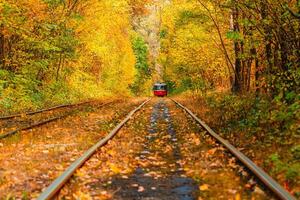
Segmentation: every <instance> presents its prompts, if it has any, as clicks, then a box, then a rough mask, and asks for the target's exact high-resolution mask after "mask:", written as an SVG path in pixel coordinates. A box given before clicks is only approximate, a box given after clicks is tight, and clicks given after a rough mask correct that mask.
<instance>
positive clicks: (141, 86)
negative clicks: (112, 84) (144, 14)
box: [130, 36, 151, 96]
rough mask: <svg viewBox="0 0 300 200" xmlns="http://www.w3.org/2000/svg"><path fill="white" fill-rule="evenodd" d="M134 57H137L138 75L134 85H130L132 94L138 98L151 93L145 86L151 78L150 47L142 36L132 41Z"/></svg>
mask: <svg viewBox="0 0 300 200" xmlns="http://www.w3.org/2000/svg"><path fill="white" fill-rule="evenodd" d="M132 46H133V50H134V55H135V57H136V64H135V68H136V75H135V80H134V83H133V84H131V85H130V89H131V91H132V93H133V94H134V95H136V96H138V95H143V94H147V92H148V91H149V90H148V89H147V88H146V87H147V86H148V85H145V84H146V83H147V81H148V80H149V79H150V77H151V71H150V68H149V63H148V62H149V60H148V57H149V51H148V47H147V45H146V43H145V41H144V39H143V38H142V37H141V36H136V37H134V38H133V39H132Z"/></svg>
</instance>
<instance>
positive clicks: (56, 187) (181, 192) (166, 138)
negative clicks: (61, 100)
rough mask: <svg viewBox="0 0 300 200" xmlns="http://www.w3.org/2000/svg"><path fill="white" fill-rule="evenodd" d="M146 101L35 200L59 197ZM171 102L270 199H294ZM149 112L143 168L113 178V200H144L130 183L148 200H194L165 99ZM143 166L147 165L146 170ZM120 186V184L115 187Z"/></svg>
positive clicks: (200, 122) (194, 189) (191, 181)
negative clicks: (236, 161) (116, 196)
mask: <svg viewBox="0 0 300 200" xmlns="http://www.w3.org/2000/svg"><path fill="white" fill-rule="evenodd" d="M149 101H150V100H147V101H145V102H143V103H142V104H141V105H140V106H138V107H137V108H136V109H134V110H133V111H131V112H130V113H129V114H128V115H127V117H126V118H125V119H124V120H123V121H122V122H121V123H119V124H118V125H117V126H116V127H115V128H114V129H113V130H112V131H111V132H110V133H109V134H108V135H107V136H106V137H105V138H104V139H102V140H100V141H99V142H97V143H96V144H95V145H94V146H93V147H91V148H90V149H89V150H87V151H86V152H85V153H84V154H83V155H82V156H81V157H80V158H78V159H77V160H76V161H75V162H74V163H72V164H71V165H70V166H69V167H68V168H67V169H66V170H65V171H64V172H63V173H62V174H61V176H59V177H58V178H57V179H56V180H54V182H52V184H51V185H50V186H48V187H47V188H46V189H45V190H44V191H43V192H42V194H41V195H40V196H39V197H38V199H39V200H44V199H52V198H54V197H55V196H56V195H58V193H59V192H60V190H61V189H62V188H63V187H65V185H66V183H68V181H69V180H70V179H71V177H72V176H73V175H74V173H75V172H76V171H77V170H78V169H79V168H81V167H82V166H84V165H85V163H86V162H87V161H88V160H89V159H90V158H91V157H93V156H94V155H95V154H97V151H99V149H100V148H101V147H103V146H105V145H107V144H109V141H110V140H112V139H113V138H114V137H115V136H116V134H117V133H118V132H119V131H120V130H121V129H122V128H123V127H124V126H125V124H126V123H128V121H130V119H132V118H134V115H136V113H138V111H140V110H141V109H142V108H143V107H144V106H145V105H147V103H149ZM172 101H174V100H172ZM174 103H175V104H176V105H178V106H179V107H180V108H181V109H183V110H184V111H185V112H186V113H188V115H189V116H190V117H191V118H192V119H193V120H195V121H196V122H197V123H198V124H199V125H201V127H202V128H203V129H204V130H205V134H209V135H210V136H209V137H213V138H214V140H216V141H217V143H219V144H221V145H222V146H223V147H224V148H226V151H229V152H230V153H231V155H232V156H234V157H235V158H236V159H238V160H239V161H241V163H242V164H243V165H244V166H245V167H246V168H247V169H249V170H250V171H251V173H252V174H253V175H254V176H255V178H256V179H258V180H259V181H261V183H263V184H264V186H265V187H266V188H267V189H268V190H269V191H270V192H271V193H272V195H273V196H275V197H276V198H279V199H291V200H292V199H295V198H294V197H293V196H292V195H291V194H290V193H288V192H287V191H286V190H285V189H283V187H282V186H280V185H279V184H278V183H277V182H276V181H274V180H273V179H272V178H271V177H270V176H269V175H268V174H267V173H266V172H264V171H263V170H262V169H261V168H259V167H258V166H257V165H255V164H254V163H253V162H252V161H251V160H250V159H249V158H247V157H246V156H245V155H244V154H242V153H241V152H240V151H238V150H237V149H236V148H235V147H234V146H232V145H231V144H229V143H228V141H226V140H224V139H223V138H221V137H220V136H219V135H218V134H216V133H215V132H214V131H213V130H212V129H211V128H210V127H209V126H208V125H206V124H205V123H204V122H203V121H202V120H200V119H199V118H198V117H197V116H196V115H195V114H193V113H192V112H191V111H190V110H189V109H188V108H186V107H184V106H183V105H181V104H180V103H179V102H177V101H174ZM149 109H153V113H152V114H151V120H150V121H151V123H150V128H149V130H148V133H147V134H146V135H145V138H147V140H146V141H144V142H145V144H144V148H145V149H144V150H143V151H142V152H141V153H139V157H137V158H136V159H137V160H139V162H140V165H141V166H143V167H144V168H143V169H141V167H139V168H137V170H136V171H135V172H134V173H133V174H132V175H131V177H127V176H123V179H121V180H119V179H118V178H115V179H114V180H116V183H115V187H116V188H117V189H116V188H115V192H116V191H117V193H120V194H119V195H121V197H122V198H121V197H119V198H116V199H143V198H144V197H145V196H143V195H142V193H143V192H145V191H144V190H145V187H146V186H144V187H143V186H141V185H138V184H132V181H136V182H138V181H141V182H142V183H141V184H145V185H147V186H148V187H149V189H148V190H151V191H150V193H149V192H148V193H147V192H145V195H155V194H156V195H158V197H156V198H154V197H153V196H151V197H153V198H151V199H194V198H193V197H195V196H193V195H195V194H194V193H195V191H196V190H198V187H195V182H194V181H193V180H191V179H189V178H184V177H186V176H185V175H184V171H185V169H184V168H183V167H182V165H183V164H182V161H180V159H181V157H182V155H181V153H180V145H179V142H178V140H179V139H178V138H180V136H178V134H179V133H176V130H175V129H176V128H174V124H173V122H172V119H171V114H170V113H172V111H170V110H169V109H168V107H167V106H166V103H165V102H164V100H160V101H159V102H158V103H157V104H156V105H155V106H153V107H150V108H149ZM159 118H162V119H163V121H164V122H163V123H165V125H159V123H158V121H157V120H158V119H159ZM158 129H161V130H158ZM140 131H141V130H140ZM161 131H162V132H166V134H167V135H161V134H162V133H161ZM181 134H182V133H181ZM136 136H138V135H136ZM120 137H121V136H120ZM184 137H187V136H183V138H184ZM159 138H160V139H161V140H163V142H162V141H160V142H158V141H159V140H158V139H159ZM156 143H157V144H156ZM196 143H197V142H196ZM184 144H185V143H183V145H184ZM198 145H199V144H198ZM223 147H222V148H223ZM218 148H220V147H218ZM167 149H169V150H170V152H171V153H170V152H168V151H167ZM165 150H166V151H165ZM166 152H167V153H166ZM210 152H212V151H210ZM151 153H152V154H154V155H156V156H157V155H161V159H165V158H166V157H168V156H169V157H170V156H171V158H170V159H169V160H167V161H166V160H159V161H158V160H155V158H154V157H153V156H150V154H151ZM210 154H211V153H210ZM147 162H149V163H148V165H147V164H146V163H147ZM157 163H158V164H157ZM158 165H163V166H160V167H161V168H162V169H163V170H162V171H164V173H167V174H171V175H168V177H169V179H167V178H166V177H164V175H160V174H159V173H158V172H157V171H156V172H155V170H157V168H158ZM166 165H169V167H166ZM145 166H147V167H148V168H147V167H145ZM146 172H148V173H146ZM151 174H156V176H155V177H154V179H153V180H151V179H150V180H149V177H151ZM157 174H159V175H157ZM161 177H164V178H161ZM170 177H171V178H170ZM88 178H90V177H88ZM110 180H112V179H110ZM166 180H167V182H166ZM109 182H111V181H109ZM120 183H121V185H118V184H120ZM110 184H111V183H110ZM130 184H131V185H132V187H138V189H137V191H136V192H132V191H131V189H130V188H129V185H130ZM151 184H154V185H151ZM168 184H169V185H170V184H171V185H172V184H177V185H178V184H179V185H180V184H181V186H176V188H175V189H174V188H173V189H169V186H166V185H168ZM182 184H183V185H182ZM156 185H158V186H161V187H162V188H163V190H160V189H159V188H157V187H155V186H156ZM150 186H151V187H150ZM93 187H94V186H93ZM122 187H125V189H124V191H122V189H120V188H122ZM170 187H171V186H170ZM207 187H208V186H207V185H205V184H204V185H203V186H201V187H200V190H204V191H205V190H207ZM120 190H121V191H120ZM196 193H197V192H196ZM198 193H199V192H198ZM128 194H130V195H133V196H129V197H128V196H126V195H128ZM160 195H165V196H164V197H163V196H160ZM172 195H175V196H172ZM176 195H177V196H176ZM148 197H149V196H147V198H148ZM145 198H146V197H145ZM236 198H238V197H236ZM239 198H240V197H239ZM272 198H273V197H272Z"/></svg>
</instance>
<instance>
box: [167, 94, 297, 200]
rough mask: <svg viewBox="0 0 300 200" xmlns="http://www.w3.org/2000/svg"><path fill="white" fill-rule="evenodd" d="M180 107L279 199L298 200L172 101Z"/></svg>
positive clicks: (192, 114) (186, 109) (193, 115)
mask: <svg viewBox="0 0 300 200" xmlns="http://www.w3.org/2000/svg"><path fill="white" fill-rule="evenodd" d="M171 100H172V101H173V102H175V103H176V104H177V105H178V106H179V107H181V108H182V109H183V110H185V111H186V112H187V113H188V114H189V115H190V116H191V117H192V118H193V119H194V120H195V121H196V122H198V123H199V124H200V125H201V126H202V127H203V128H204V129H205V130H206V131H207V132H208V133H209V134H210V135H211V136H212V137H214V138H215V139H216V140H217V141H218V142H219V143H221V144H222V145H223V146H225V147H226V148H227V149H228V150H229V151H230V152H231V153H232V154H233V155H234V156H235V157H236V158H238V159H239V160H240V161H241V162H242V163H243V164H244V165H245V166H246V167H247V168H248V169H249V170H250V171H251V172H252V173H253V174H255V175H256V177H257V178H259V180H261V181H262V182H263V183H264V184H265V186H267V187H268V188H269V189H270V190H271V191H272V192H273V193H274V194H275V195H276V196H277V197H278V198H280V199H284V200H296V198H295V197H293V196H292V195H291V194H290V193H289V192H288V191H286V190H285V189H284V188H283V187H282V186H281V185H280V184H278V183H277V182H276V181H275V180H274V179H273V178H272V177H271V176H269V175H268V174H267V173H266V172H265V171H264V170H262V169H261V168H260V167H258V166H257V165H256V164H255V163H254V162H253V161H252V160H250V159H249V158H248V157H247V156H245V154H243V153H242V152H240V151H239V150H238V149H236V148H235V147H234V146H233V145H231V144H230V143H229V142H228V141H227V140H225V139H223V138H222V137H220V136H219V135H218V134H217V133H216V132H214V131H213V130H212V129H211V128H210V127H209V126H208V125H207V124H206V123H205V122H203V121H202V120H201V119H199V118H198V117H197V116H196V115H195V114H194V113H193V112H192V111H190V110H189V109H188V108H186V107H185V106H183V105H182V104H180V103H179V102H177V101H176V100H174V99H171Z"/></svg>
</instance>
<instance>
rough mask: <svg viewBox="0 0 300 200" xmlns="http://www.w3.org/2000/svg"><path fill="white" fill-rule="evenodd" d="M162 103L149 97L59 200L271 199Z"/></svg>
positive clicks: (176, 110) (169, 105) (179, 113)
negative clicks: (147, 102) (149, 99)
mask: <svg viewBox="0 0 300 200" xmlns="http://www.w3.org/2000/svg"><path fill="white" fill-rule="evenodd" d="M271 198H272V197H270V196H267V195H266V194H265V193H264V192H263V191H262V189H261V188H260V187H259V186H258V185H257V184H256V183H255V181H254V180H253V179H252V177H250V176H249V175H248V174H247V172H246V171H245V170H244V169H243V168H242V167H240V166H239V165H238V164H237V163H236V161H235V159H234V158H232V157H231V156H230V155H229V154H228V153H227V152H226V150H225V149H224V148H222V147H221V146H219V145H218V144H216V143H215V142H214V141H213V140H212V139H211V138H210V137H208V136H206V134H205V132H204V131H203V130H202V129H200V128H199V127H198V126H197V125H195V124H194V123H193V122H192V121H191V120H190V119H188V118H187V116H186V115H185V114H184V112H183V111H182V110H181V109H179V108H177V107H176V106H175V104H174V103H173V102H171V101H170V100H168V99H154V100H152V101H151V102H150V103H149V104H148V105H146V106H145V107H144V108H143V109H142V111H140V112H139V113H138V114H136V115H135V117H134V119H132V120H131V121H130V122H129V123H128V124H127V125H126V126H125V127H124V129H122V130H121V131H120V132H119V133H118V134H117V136H116V137H115V138H114V139H113V140H112V141H111V142H109V144H108V145H107V146H105V147H103V148H101V149H100V150H99V151H98V152H97V154H95V155H94V156H93V157H92V158H91V159H90V160H89V161H88V162H87V163H86V165H84V166H83V167H82V168H81V169H80V170H78V171H77V173H76V175H75V176H74V177H73V178H72V180H71V181H70V182H69V183H68V184H67V186H66V187H64V188H63V190H62V191H61V193H60V194H59V199H271Z"/></svg>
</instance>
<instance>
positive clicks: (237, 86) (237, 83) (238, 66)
mask: <svg viewBox="0 0 300 200" xmlns="http://www.w3.org/2000/svg"><path fill="white" fill-rule="evenodd" d="M232 17H233V31H234V32H236V33H239V32H240V27H239V22H238V18H239V11H238V8H237V6H235V7H234V8H233V10H232ZM234 54H235V80H234V84H233V88H232V90H233V92H235V93H240V92H241V91H242V83H241V79H242V77H241V74H242V62H241V59H240V54H241V46H240V42H239V41H238V40H235V41H234Z"/></svg>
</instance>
